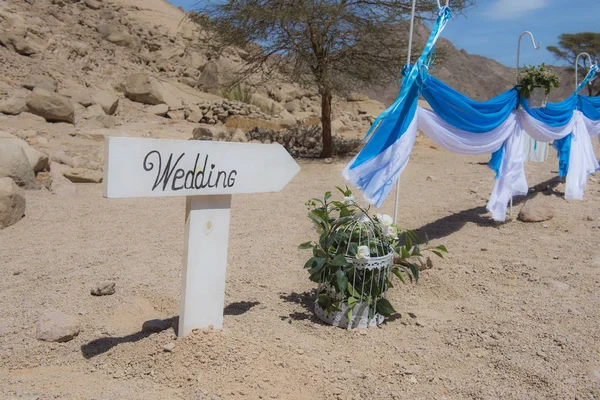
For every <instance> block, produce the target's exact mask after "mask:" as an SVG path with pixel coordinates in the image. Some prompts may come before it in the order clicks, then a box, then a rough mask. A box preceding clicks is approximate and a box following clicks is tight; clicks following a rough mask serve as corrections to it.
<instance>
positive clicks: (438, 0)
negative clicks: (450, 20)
mask: <svg viewBox="0 0 600 400" xmlns="http://www.w3.org/2000/svg"><path fill="white" fill-rule="evenodd" d="M437 3H438V8H442V3H440V0H437ZM449 3H450V0H446V7H448V4H449Z"/></svg>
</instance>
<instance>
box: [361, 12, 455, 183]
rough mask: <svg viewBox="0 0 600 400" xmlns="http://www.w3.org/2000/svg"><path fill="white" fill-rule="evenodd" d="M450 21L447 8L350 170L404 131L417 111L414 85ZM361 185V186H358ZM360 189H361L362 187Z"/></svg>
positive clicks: (370, 131)
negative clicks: (396, 95) (393, 100)
mask: <svg viewBox="0 0 600 400" xmlns="http://www.w3.org/2000/svg"><path fill="white" fill-rule="evenodd" d="M451 17H452V12H451V11H450V9H449V8H448V7H444V8H442V9H441V10H440V14H439V16H438V18H437V21H436V24H435V26H434V27H433V29H432V30H431V34H430V36H429V39H428V40H427V44H426V45H425V48H424V49H423V53H422V54H421V56H420V57H419V59H418V60H417V62H416V63H415V65H413V66H412V68H410V71H409V72H408V73H407V74H406V75H405V76H404V78H403V79H402V87H401V88H400V93H399V94H398V97H397V98H396V101H395V102H394V104H392V105H391V106H390V107H389V108H388V109H386V110H385V111H384V112H383V113H381V115H380V116H379V117H377V119H376V120H375V122H374V123H373V124H372V125H371V128H370V129H369V131H368V132H367V135H366V137H367V138H368V137H369V136H370V135H371V134H372V136H371V138H370V139H369V141H368V142H367V143H366V145H365V147H364V148H363V149H362V150H361V151H360V153H359V154H358V156H357V157H356V159H355V160H354V162H353V163H352V165H351V166H350V169H352V168H355V167H357V166H359V165H361V164H363V163H365V162H367V161H369V160H372V159H373V158H375V157H377V156H378V155H379V154H381V153H383V152H384V151H385V150H386V149H387V148H389V147H390V146H391V145H392V144H394V143H395V142H396V141H397V140H398V139H400V137H402V135H403V134H404V132H405V131H406V128H407V127H408V125H410V122H411V121H412V120H413V118H414V116H415V111H416V108H417V102H418V96H419V94H418V93H419V88H418V86H417V85H416V84H415V81H416V79H417V76H418V75H419V71H420V70H421V68H422V67H423V66H424V65H426V63H427V62H428V59H429V56H430V54H431V52H432V51H433V47H434V45H435V42H436V41H437V39H438V38H439V36H440V34H441V33H442V30H444V28H445V26H446V24H447V23H448V21H449V20H450V18H451ZM367 180H368V177H363V178H362V179H361V181H362V182H361V183H362V185H366V184H367V182H366V181H367ZM359 184H360V183H359ZM362 185H361V186H362Z"/></svg>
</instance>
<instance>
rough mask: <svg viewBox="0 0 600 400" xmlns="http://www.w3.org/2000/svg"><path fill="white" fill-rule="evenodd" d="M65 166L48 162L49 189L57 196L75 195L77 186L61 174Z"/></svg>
mask: <svg viewBox="0 0 600 400" xmlns="http://www.w3.org/2000/svg"><path fill="white" fill-rule="evenodd" d="M65 168H66V167H63V166H61V164H58V163H51V164H50V191H51V192H52V194H54V195H57V196H65V197H70V196H76V195H77V187H76V186H75V184H74V183H73V182H71V181H70V180H68V179H67V178H65V176H64V175H63V174H62V171H63V170H64V169H65Z"/></svg>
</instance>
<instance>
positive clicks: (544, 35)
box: [170, 0, 600, 67]
mask: <svg viewBox="0 0 600 400" xmlns="http://www.w3.org/2000/svg"><path fill="white" fill-rule="evenodd" d="M442 1H444V0H442ZM170 2H171V3H173V4H175V5H176V6H183V7H184V8H185V9H192V8H193V7H194V5H195V4H198V0H170ZM475 3H476V4H475V6H474V7H472V8H470V9H469V10H467V11H466V12H465V14H464V15H458V16H457V17H456V18H455V19H454V20H452V21H450V22H449V23H448V25H447V27H446V29H445V30H444V32H443V34H442V36H443V37H445V38H446V39H449V40H450V41H452V43H454V45H455V46H456V47H458V48H459V49H465V50H466V51H467V52H468V53H470V54H478V55H481V56H485V57H489V58H493V59H495V60H497V61H498V62H500V63H502V64H505V65H507V66H509V67H514V66H515V64H516V62H517V42H518V39H519V35H520V34H521V33H522V32H523V31H531V33H533V35H534V36H535V40H536V43H537V42H542V48H541V49H539V50H534V49H533V47H532V46H531V39H529V37H528V36H524V37H523V39H522V42H521V64H540V63H542V62H545V63H546V64H556V61H555V59H554V56H552V54H551V53H550V52H548V51H547V50H546V46H552V45H556V44H557V43H558V36H559V35H560V34H561V33H578V32H585V31H591V32H600V0H475Z"/></svg>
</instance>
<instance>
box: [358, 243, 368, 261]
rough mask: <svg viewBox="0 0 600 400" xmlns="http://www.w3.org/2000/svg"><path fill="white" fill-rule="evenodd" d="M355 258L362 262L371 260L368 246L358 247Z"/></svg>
mask: <svg viewBox="0 0 600 400" xmlns="http://www.w3.org/2000/svg"><path fill="white" fill-rule="evenodd" d="M356 258H360V259H363V260H368V259H369V258H371V252H370V251H369V246H358V250H357V251H356Z"/></svg>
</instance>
